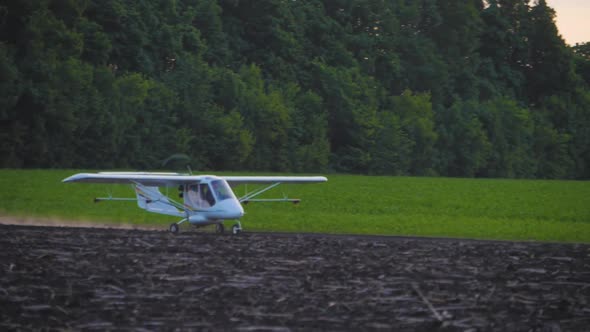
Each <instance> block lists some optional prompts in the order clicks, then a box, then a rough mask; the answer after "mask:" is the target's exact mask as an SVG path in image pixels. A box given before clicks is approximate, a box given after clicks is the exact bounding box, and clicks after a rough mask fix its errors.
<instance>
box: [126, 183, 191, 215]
mask: <svg viewBox="0 0 590 332" xmlns="http://www.w3.org/2000/svg"><path fill="white" fill-rule="evenodd" d="M134 189H135V194H136V195H137V205H138V206H139V207H140V208H142V209H144V210H146V211H148V212H154V213H161V214H167V215H171V216H183V215H184V213H183V212H181V211H179V210H178V209H177V208H176V207H174V205H173V203H172V202H170V200H169V199H168V197H167V196H166V195H164V194H162V193H161V192H160V189H158V187H148V186H144V185H141V184H135V185H134Z"/></svg>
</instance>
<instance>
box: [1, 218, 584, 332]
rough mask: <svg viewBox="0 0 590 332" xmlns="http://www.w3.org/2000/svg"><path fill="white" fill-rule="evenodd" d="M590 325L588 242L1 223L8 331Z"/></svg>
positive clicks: (3, 315) (542, 328)
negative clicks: (225, 232)
mask: <svg viewBox="0 0 590 332" xmlns="http://www.w3.org/2000/svg"><path fill="white" fill-rule="evenodd" d="M46 328H47V329H76V330H78V329H85V330H93V329H96V330H109V329H139V330H170V329H174V328H181V329H191V328H192V329H195V330H203V329H235V330H247V331H251V330H308V329H322V330H358V329H364V330H366V329H370V330H372V329H385V330H407V331H415V330H428V331H431V330H439V331H469V330H471V331H478V330H481V331H488V330H496V331H520V330H522V331H531V330H532V331H590V246H589V245H581V244H547V243H515V242H492V241H470V240H452V239H418V238H399V237H368V236H330V235H292V234H248V233H244V234H242V235H240V236H230V235H216V234H210V233H202V232H196V231H189V232H184V233H181V234H180V235H177V236H174V235H171V234H169V233H167V232H165V231H141V230H120V229H100V228H67V227H34V226H10V225H0V330H12V329H46Z"/></svg>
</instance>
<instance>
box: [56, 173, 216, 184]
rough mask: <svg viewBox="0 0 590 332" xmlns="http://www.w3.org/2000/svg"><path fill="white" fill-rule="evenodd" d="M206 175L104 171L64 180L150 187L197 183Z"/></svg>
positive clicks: (78, 175)
mask: <svg viewBox="0 0 590 332" xmlns="http://www.w3.org/2000/svg"><path fill="white" fill-rule="evenodd" d="M206 177H207V176H206V175H185V174H180V173H147V172H143V173H135V172H104V173H78V174H75V175H72V176H70V177H68V178H66V179H64V180H63V181H62V182H87V183H115V184H116V183H120V184H135V183H141V184H142V185H144V186H150V187H158V186H160V187H165V186H175V185H179V184H185V183H196V182H199V181H201V180H202V179H204V178H206Z"/></svg>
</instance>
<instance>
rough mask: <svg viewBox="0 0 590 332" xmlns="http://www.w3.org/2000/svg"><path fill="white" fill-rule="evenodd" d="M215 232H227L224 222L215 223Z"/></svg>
mask: <svg viewBox="0 0 590 332" xmlns="http://www.w3.org/2000/svg"><path fill="white" fill-rule="evenodd" d="M215 232H216V233H219V234H223V233H224V232H225V228H224V227H223V224H216V225H215Z"/></svg>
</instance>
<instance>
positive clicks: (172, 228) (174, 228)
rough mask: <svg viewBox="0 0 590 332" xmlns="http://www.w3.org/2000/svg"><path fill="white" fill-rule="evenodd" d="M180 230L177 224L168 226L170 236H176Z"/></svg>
mask: <svg viewBox="0 0 590 332" xmlns="http://www.w3.org/2000/svg"><path fill="white" fill-rule="evenodd" d="M179 230H180V227H178V224H172V225H170V233H172V234H178V231H179Z"/></svg>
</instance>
